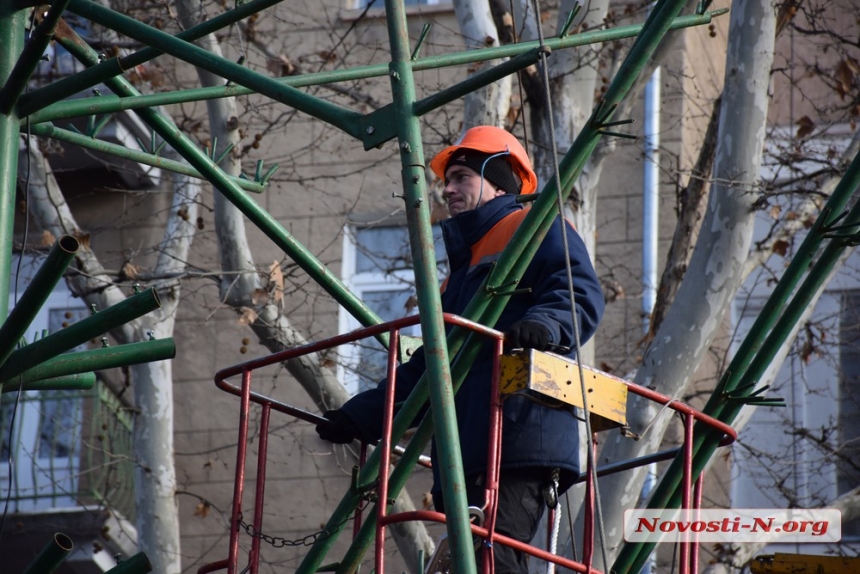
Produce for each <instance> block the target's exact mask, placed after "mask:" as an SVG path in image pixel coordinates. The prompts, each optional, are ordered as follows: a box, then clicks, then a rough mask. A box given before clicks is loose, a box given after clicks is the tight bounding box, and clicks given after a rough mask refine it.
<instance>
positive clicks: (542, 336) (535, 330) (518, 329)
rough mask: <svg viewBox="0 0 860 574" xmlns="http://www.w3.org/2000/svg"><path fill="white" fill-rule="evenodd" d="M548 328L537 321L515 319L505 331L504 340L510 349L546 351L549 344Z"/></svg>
mask: <svg viewBox="0 0 860 574" xmlns="http://www.w3.org/2000/svg"><path fill="white" fill-rule="evenodd" d="M549 338H550V335H549V330H547V328H546V327H544V326H543V325H541V324H540V323H538V322H537V321H529V320H528V319H524V320H522V321H517V322H516V323H514V324H513V325H511V327H510V328H509V329H508V331H507V332H506V333H505V342H506V343H507V344H508V347H509V348H511V349H535V350H536V351H546V350H547V348H548V347H549V346H550V341H549Z"/></svg>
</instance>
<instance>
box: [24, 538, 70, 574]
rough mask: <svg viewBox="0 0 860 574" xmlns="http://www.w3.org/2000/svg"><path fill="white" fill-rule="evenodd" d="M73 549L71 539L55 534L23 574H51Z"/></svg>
mask: <svg viewBox="0 0 860 574" xmlns="http://www.w3.org/2000/svg"><path fill="white" fill-rule="evenodd" d="M74 547H75V545H74V544H73V543H72V539H71V538H69V537H68V536H66V535H65V534H62V533H60V532H57V533H56V534H54V537H53V538H52V539H51V541H50V542H48V543H47V544H46V545H45V547H44V548H42V550H41V551H40V552H39V554H38V555H37V556H36V559H35V560H33V561H32V562H31V563H30V565H29V566H27V569H26V570H24V574H51V573H52V572H54V571H55V570H56V569H57V568H59V567H60V565H61V564H62V563H63V561H64V560H65V559H66V556H68V555H69V552H71V551H72V549H73V548H74Z"/></svg>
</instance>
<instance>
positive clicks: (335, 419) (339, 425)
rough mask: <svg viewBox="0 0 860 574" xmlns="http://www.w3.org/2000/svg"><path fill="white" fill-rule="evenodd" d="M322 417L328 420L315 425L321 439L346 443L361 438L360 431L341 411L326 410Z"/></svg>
mask: <svg viewBox="0 0 860 574" xmlns="http://www.w3.org/2000/svg"><path fill="white" fill-rule="evenodd" d="M323 417H325V418H326V419H328V420H327V421H326V422H324V423H319V424H318V425H317V426H316V431H317V434H318V435H319V436H320V438H321V439H323V440H327V441H328V442H333V443H335V444H348V443H351V442H352V441H353V440H356V439H360V438H361V431H360V430H359V428H358V427H357V426H356V424H355V423H354V422H352V419H351V418H349V417H348V416H347V415H346V414H344V412H343V411H341V410H339V409H338V410H334V411H326V412H324V413H323Z"/></svg>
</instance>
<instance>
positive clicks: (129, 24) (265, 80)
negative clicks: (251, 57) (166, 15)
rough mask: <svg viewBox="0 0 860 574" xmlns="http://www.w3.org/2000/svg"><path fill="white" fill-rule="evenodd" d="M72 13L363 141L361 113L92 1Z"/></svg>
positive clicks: (72, 5)
mask: <svg viewBox="0 0 860 574" xmlns="http://www.w3.org/2000/svg"><path fill="white" fill-rule="evenodd" d="M69 10H70V11H71V12H74V13H75V14H78V15H79V16H82V17H84V18H88V19H89V20H92V21H93V22H95V23H97V24H101V25H102V26H107V27H108V28H111V29H113V30H116V31H117V32H119V33H121V34H125V35H126V36H128V37H129V38H134V39H135V40H138V41H140V42H143V43H145V44H149V45H152V46H154V47H156V48H158V49H159V50H162V51H163V52H164V53H166V54H170V55H171V56H174V57H176V58H179V59H181V60H183V61H185V62H188V63H189V64H193V65H194V66H198V67H200V68H203V69H204V70H208V71H210V72H212V73H213V74H217V75H219V76H222V77H224V78H226V79H228V80H230V81H233V82H236V83H237V84H240V85H242V86H245V87H246V88H250V89H252V90H254V91H256V92H259V93H260V94H262V95H264V96H267V97H269V98H272V99H273V100H275V101H278V102H281V103H282V104H286V105H288V106H291V107H294V108H296V109H297V110H300V111H303V112H305V113H306V114H308V115H310V116H312V117H315V118H318V119H321V120H323V121H325V122H327V123H330V124H331V125H333V126H337V127H338V128H340V129H341V130H343V131H344V132H345V133H347V134H349V135H351V136H353V137H355V138H360V135H359V130H360V127H359V125H358V120H359V118H360V116H361V115H360V114H359V113H358V112H353V111H351V110H348V109H346V108H343V107H341V106H338V105H336V104H332V103H330V102H327V101H325V100H323V99H321V98H317V97H314V96H310V95H308V94H306V93H304V92H302V91H301V90H297V89H296V88H293V87H291V86H288V85H286V84H284V83H281V82H278V81H277V80H274V79H272V78H269V77H267V76H264V75H262V74H258V73H256V72H254V71H252V70H249V69H248V68H245V67H243V66H241V65H239V64H237V63H235V62H231V61H230V60H227V59H225V58H221V57H218V56H215V55H214V54H212V53H211V52H209V51H208V50H205V49H204V48H200V47H199V46H195V45H194V44H190V43H188V42H185V41H184V40H180V39H178V38H176V37H175V36H172V35H171V34H168V33H166V32H162V31H160V30H156V29H155V28H152V27H151V26H147V25H146V24H142V23H141V22H138V21H137V20H135V19H133V18H129V17H128V16H125V15H124V14H119V13H117V12H114V11H112V10H110V9H109V8H104V7H102V6H99V5H98V4H96V3H95V2H91V1H90V0H69Z"/></svg>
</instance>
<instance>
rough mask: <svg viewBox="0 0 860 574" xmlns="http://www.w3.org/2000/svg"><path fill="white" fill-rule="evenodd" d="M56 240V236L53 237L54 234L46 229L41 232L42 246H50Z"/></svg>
mask: <svg viewBox="0 0 860 574" xmlns="http://www.w3.org/2000/svg"><path fill="white" fill-rule="evenodd" d="M56 242H57V238H56V237H54V234H53V233H51V232H50V231H48V230H47V229H46V230H45V231H43V232H42V242H41V243H42V246H44V247H50V246H51V245H53V244H54V243H56Z"/></svg>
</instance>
